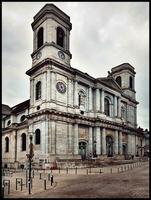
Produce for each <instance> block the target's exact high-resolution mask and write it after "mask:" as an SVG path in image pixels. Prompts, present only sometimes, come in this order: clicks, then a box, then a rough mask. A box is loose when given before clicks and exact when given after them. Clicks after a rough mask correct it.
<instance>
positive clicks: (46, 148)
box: [45, 121, 48, 154]
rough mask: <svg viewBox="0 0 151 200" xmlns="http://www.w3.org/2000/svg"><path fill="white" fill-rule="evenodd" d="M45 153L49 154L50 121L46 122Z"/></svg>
mask: <svg viewBox="0 0 151 200" xmlns="http://www.w3.org/2000/svg"><path fill="white" fill-rule="evenodd" d="M45 153H46V154H47V153H48V121H45Z"/></svg>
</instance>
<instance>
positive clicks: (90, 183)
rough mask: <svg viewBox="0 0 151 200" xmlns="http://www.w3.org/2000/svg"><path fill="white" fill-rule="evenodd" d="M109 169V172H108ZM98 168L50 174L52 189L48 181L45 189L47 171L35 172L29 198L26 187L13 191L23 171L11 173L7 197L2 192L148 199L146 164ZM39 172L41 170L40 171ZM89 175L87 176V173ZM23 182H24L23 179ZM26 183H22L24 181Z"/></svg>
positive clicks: (45, 195) (32, 196)
mask: <svg viewBox="0 0 151 200" xmlns="http://www.w3.org/2000/svg"><path fill="white" fill-rule="evenodd" d="M111 168H112V170H111ZM101 170H102V171H101V172H103V173H101V174H100V173H99V171H100V168H99V169H96V168H92V169H91V173H90V170H87V169H78V173H77V174H75V171H74V170H71V169H70V170H69V171H68V172H67V171H66V170H61V171H60V174H59V172H58V170H56V171H53V175H54V183H53V185H52V186H51V184H50V181H47V189H46V190H44V180H43V179H44V178H47V176H48V175H47V172H45V173H43V174H42V179H39V174H40V172H36V171H35V177H34V179H33V188H32V194H31V195H28V188H26V187H25V185H24V186H23V190H22V191H20V187H18V188H19V189H18V190H17V191H16V190H15V178H17V177H22V178H25V172H23V173H18V174H17V173H16V174H17V175H16V174H13V177H7V178H5V179H10V180H11V190H10V194H9V195H8V194H7V191H5V197H7V198H23V197H24V198H36V197H38V198H43V197H44V198H81V197H85V198H93V197H94V198H96V197H98V198H120V197H121V198H149V163H148V162H142V163H140V164H137V163H135V164H129V165H128V164H127V165H122V166H111V167H104V168H103V169H101ZM41 172H42V171H41ZM87 173H88V174H87ZM24 180H25V179H24ZM24 183H25V181H24ZM5 190H6V189H5Z"/></svg>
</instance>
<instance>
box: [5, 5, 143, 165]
mask: <svg viewBox="0 0 151 200" xmlns="http://www.w3.org/2000/svg"><path fill="white" fill-rule="evenodd" d="M58 27H60V28H61V29H62V31H63V33H64V34H63V35H62V37H63V45H59V42H60V41H61V39H60V41H59V39H58V37H60V36H58V35H57V34H59V33H57V30H58V29H57V28H58ZM32 28H33V31H34V38H33V53H32V54H31V56H32V67H31V68H30V69H29V70H28V71H27V72H26V74H27V75H29V76H30V99H29V100H27V101H25V102H23V103H21V104H19V105H16V106H14V107H13V108H11V111H12V112H11V113H10V114H7V115H6V116H5V117H4V118H3V138H2V141H3V143H2V146H3V152H2V153H3V164H9V165H13V164H14V163H19V164H24V165H26V161H27V157H26V154H28V153H29V135H31V134H32V135H33V141H32V142H33V144H34V158H33V160H34V163H38V164H41V162H45V163H51V162H52V161H54V160H55V159H81V158H82V159H88V158H97V159H104V158H106V157H115V158H121V159H123V158H124V156H125V158H126V157H128V156H129V155H134V156H136V155H137V154H138V155H140V154H141V155H143V153H142V152H141V153H140V150H139V151H138V148H137V147H138V146H141V147H143V146H145V144H146V143H145V137H144V135H143V132H142V131H140V129H137V104H138V102H137V101H136V100H135V85H134V81H135V71H134V68H133V67H132V66H131V65H130V64H128V63H123V64H121V65H119V66H117V67H114V68H112V69H111V73H110V74H109V75H108V77H106V78H98V79H95V78H93V77H91V76H89V75H88V74H86V73H83V72H81V71H79V70H77V69H75V68H72V67H71V66H70V59H71V57H72V56H71V53H70V49H69V41H70V38H69V36H70V30H71V28H72V25H71V23H70V18H69V17H68V16H67V15H66V14H65V13H63V12H62V11H61V10H60V9H58V8H57V7H55V6H54V5H53V4H46V5H45V6H44V7H43V8H42V9H41V10H40V11H39V12H38V13H37V14H36V15H35V17H34V22H33V23H32ZM40 29H41V30H42V31H43V33H42V35H40V34H39V30H40ZM38 34H39V35H38ZM39 38H42V39H41V40H40V39H39ZM57 41H59V42H58V43H57ZM40 42H41V43H42V45H41V46H40V47H38V46H37V45H39V43H40ZM60 44H61V43H60ZM119 76H120V77H121V85H120V84H119V83H117V81H116V78H117V77H119ZM130 77H131V79H132V80H131V81H130ZM130 82H131V83H130ZM38 83H40V88H38ZM38 95H39V96H38ZM23 115H25V116H26V118H25V119H24V120H23V121H22V122H21V121H20V120H21V117H22V116H23ZM9 120H11V123H10V124H9V125H8V121H9ZM36 130H39V131H40V139H39V142H37V139H36V134H35V132H36ZM23 133H25V135H26V142H25V141H24V142H23V138H22V137H23V136H22V134H23ZM6 137H8V138H9V150H8V151H6ZM23 143H24V144H23ZM137 145H138V146H137Z"/></svg>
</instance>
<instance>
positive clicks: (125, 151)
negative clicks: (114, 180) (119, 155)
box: [123, 144, 127, 160]
mask: <svg viewBox="0 0 151 200" xmlns="http://www.w3.org/2000/svg"><path fill="white" fill-rule="evenodd" d="M123 155H124V158H125V160H126V159H127V145H126V144H123Z"/></svg>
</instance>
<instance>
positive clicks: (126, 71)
mask: <svg viewBox="0 0 151 200" xmlns="http://www.w3.org/2000/svg"><path fill="white" fill-rule="evenodd" d="M135 74H136V72H135V71H134V67H132V66H131V65H130V64H129V63H123V64H121V65H118V66H116V67H113V68H112V69H111V75H112V76H113V78H115V80H116V82H117V83H118V84H119V86H120V87H121V89H122V90H123V92H124V93H125V94H126V95H128V96H129V97H131V98H132V99H134V100H135V93H136V92H135Z"/></svg>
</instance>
